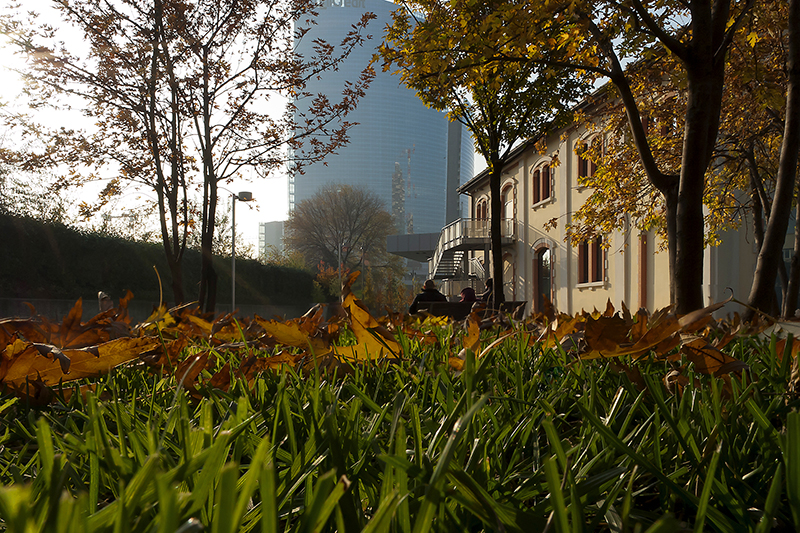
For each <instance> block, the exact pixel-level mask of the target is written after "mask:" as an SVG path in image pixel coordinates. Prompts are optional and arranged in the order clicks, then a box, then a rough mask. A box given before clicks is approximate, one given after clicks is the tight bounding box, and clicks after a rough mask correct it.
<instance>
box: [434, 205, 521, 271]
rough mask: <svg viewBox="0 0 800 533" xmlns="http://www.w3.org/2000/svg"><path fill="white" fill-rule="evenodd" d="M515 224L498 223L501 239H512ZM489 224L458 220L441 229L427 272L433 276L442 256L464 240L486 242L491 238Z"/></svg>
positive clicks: (466, 219)
mask: <svg viewBox="0 0 800 533" xmlns="http://www.w3.org/2000/svg"><path fill="white" fill-rule="evenodd" d="M515 230H516V224H515V221H514V219H511V218H506V219H503V220H502V221H501V223H500V236H501V237H514V236H515ZM490 231H491V222H490V220H489V219H486V218H459V219H458V220H455V221H453V222H451V223H450V224H448V225H447V226H445V227H444V228H442V231H441V233H440V234H439V240H438V241H437V244H436V250H435V251H434V253H433V257H431V259H430V260H429V261H428V272H430V273H431V275H433V273H434V272H436V269H437V268H438V266H439V263H440V262H441V260H442V256H443V254H444V253H445V252H446V251H447V250H450V249H451V248H454V247H455V246H458V245H459V244H461V243H462V242H463V240H464V239H483V240H486V241H487V244H488V241H489V239H490V238H491V235H490Z"/></svg>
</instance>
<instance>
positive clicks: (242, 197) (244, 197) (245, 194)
mask: <svg viewBox="0 0 800 533" xmlns="http://www.w3.org/2000/svg"><path fill="white" fill-rule="evenodd" d="M236 200H239V201H240V202H250V201H252V200H253V193H251V192H249V191H241V192H240V193H239V194H233V193H231V313H233V312H235V311H236Z"/></svg>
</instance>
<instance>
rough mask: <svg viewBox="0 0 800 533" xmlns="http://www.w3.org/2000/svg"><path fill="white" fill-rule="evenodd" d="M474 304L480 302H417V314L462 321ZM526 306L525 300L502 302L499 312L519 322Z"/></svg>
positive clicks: (487, 311)
mask: <svg viewBox="0 0 800 533" xmlns="http://www.w3.org/2000/svg"><path fill="white" fill-rule="evenodd" d="M475 303H479V304H480V303H481V302H418V303H417V313H420V312H422V311H424V312H426V313H428V314H430V315H433V316H446V317H450V318H452V319H453V320H464V319H465V318H467V317H468V316H469V313H470V311H472V306H473V305H474V304H475ZM527 305H528V302H527V300H519V301H511V302H503V303H502V304H500V311H501V312H502V313H514V315H513V318H514V319H516V320H521V319H522V318H523V317H524V316H525V308H526V307H527ZM514 311H516V312H514ZM490 313H491V310H490V309H486V311H485V312H484V316H488V315H489V314H490Z"/></svg>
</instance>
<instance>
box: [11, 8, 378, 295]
mask: <svg viewBox="0 0 800 533" xmlns="http://www.w3.org/2000/svg"><path fill="white" fill-rule="evenodd" d="M315 5H316V3H315V2H314V1H313V0H289V1H276V0H248V1H245V2H242V1H237V0H221V1H217V0H214V1H210V0H201V1H198V2H194V3H186V2H181V1H174V0H134V1H130V2H122V1H119V2H117V1H112V2H102V3H96V2H92V3H87V2H82V1H74V0H64V1H54V2H53V3H52V6H53V7H54V8H55V9H56V10H57V11H58V13H59V14H60V15H61V18H62V20H63V21H64V22H65V23H67V24H69V25H71V26H72V27H74V28H75V29H77V31H79V32H80V33H81V35H82V36H83V37H84V42H83V43H80V45H81V46H73V45H75V44H77V43H73V42H70V43H64V42H59V41H58V40H57V33H56V32H55V30H54V29H53V27H51V26H50V25H48V24H47V23H41V22H39V20H38V19H37V16H36V14H35V13H31V12H23V11H22V10H21V9H22V8H21V6H18V7H20V10H19V11H17V12H13V13H12V14H9V15H7V16H6V17H5V18H3V20H2V27H1V28H0V31H2V33H3V34H4V35H6V36H7V37H8V38H9V39H11V41H12V42H13V43H14V44H15V45H16V46H17V47H18V48H19V50H20V51H21V52H23V53H25V54H27V57H28V59H29V69H28V70H26V72H24V73H23V74H24V75H25V78H26V81H27V82H28V84H29V86H28V87H29V88H28V90H29V91H30V94H31V96H32V100H31V105H32V107H35V108H47V107H53V106H58V105H60V104H62V103H63V101H60V100H59V99H58V98H56V96H57V95H62V94H67V95H72V96H77V97H80V98H81V99H79V100H77V101H78V102H79V104H75V101H76V100H74V99H73V100H72V101H71V102H72V103H73V104H75V105H80V106H81V109H82V111H83V113H84V114H85V115H86V116H88V117H89V118H90V119H91V120H93V121H94V123H95V125H96V128H95V129H93V130H87V131H78V130H76V129H71V128H68V127H63V128H60V129H59V128H57V129H55V130H47V129H45V128H43V127H41V126H40V125H35V128H32V129H31V131H30V133H33V134H36V135H38V136H39V138H40V139H41V145H42V146H43V148H42V149H41V150H39V151H38V152H30V153H27V154H14V157H15V162H18V161H25V160H27V161H35V162H37V163H38V164H44V163H49V164H51V165H52V166H54V167H58V168H64V166H66V167H68V168H69V171H68V172H67V173H66V174H65V175H64V180H63V182H64V184H65V185H74V184H80V183H83V182H86V181H91V180H92V179H94V178H96V176H97V175H99V174H102V175H104V176H107V175H109V174H110V175H112V176H114V178H113V179H112V180H111V181H110V183H109V184H108V186H107V187H106V188H105V189H104V191H103V192H102V194H101V200H103V199H105V198H108V197H113V196H117V195H120V194H122V193H123V192H124V191H125V186H126V185H135V186H142V187H145V188H147V189H150V190H152V191H154V192H155V194H156V196H157V200H156V202H157V204H158V210H159V218H160V227H161V239H162V243H163V245H164V250H165V253H166V254H167V258H168V261H169V264H170V271H171V276H172V289H173V296H174V298H175V300H176V301H178V302H180V301H183V280H182V270H181V261H182V257H183V252H184V250H185V248H186V245H187V239H188V234H189V232H191V231H199V234H200V241H201V248H202V251H203V254H202V269H201V279H200V301H201V305H202V306H203V307H204V308H205V309H208V310H213V308H214V305H215V299H216V272H215V271H214V268H213V265H212V262H211V259H212V255H213V241H214V232H215V218H216V212H217V202H218V187H219V186H220V185H221V184H224V183H226V182H228V181H230V180H231V179H233V178H234V177H237V176H240V175H242V174H246V175H249V176H256V177H264V176H267V175H270V174H272V173H274V172H276V171H280V170H283V169H284V168H285V167H286V166H287V165H288V166H290V167H293V168H294V169H300V168H302V166H304V165H306V164H310V163H313V162H316V161H319V160H321V159H323V158H324V157H325V156H326V155H327V154H329V153H331V152H332V151H334V150H336V149H337V148H338V147H340V146H342V145H343V144H344V143H346V142H347V134H346V132H347V128H348V127H349V126H350V124H349V123H348V122H347V120H346V117H347V115H348V114H349V113H350V111H352V110H353V108H354V107H355V105H356V103H357V101H358V99H359V98H360V97H361V96H362V95H363V91H364V89H365V88H366V86H367V85H368V84H369V81H370V79H371V73H370V71H369V70H367V71H365V72H364V73H363V74H362V76H361V78H360V79H358V80H352V81H351V83H349V84H347V86H346V87H343V91H342V93H341V94H340V95H338V97H337V98H329V97H328V96H327V95H321V94H307V93H305V92H304V91H305V86H306V82H307V80H309V79H310V78H312V77H314V76H317V75H320V74H321V73H323V72H324V71H326V70H328V69H332V68H336V65H337V64H338V63H339V62H340V61H342V60H343V59H344V58H345V57H347V55H348V54H349V52H350V51H351V50H352V49H353V48H354V47H357V46H360V45H361V44H362V43H363V42H364V40H365V39H366V38H367V36H366V35H365V34H364V29H365V27H366V25H367V23H368V21H369V20H370V19H371V18H373V16H372V14H370V13H365V14H364V16H363V17H362V19H361V21H360V22H359V23H358V24H357V25H356V26H354V27H353V28H352V30H351V31H350V32H349V33H348V34H347V36H346V37H345V38H344V39H343V41H342V42H340V43H326V42H322V41H320V42H317V43H316V47H315V54H314V55H313V57H298V56H297V55H296V54H295V53H294V45H295V43H296V42H297V40H299V39H302V38H303V37H304V35H305V31H301V30H295V23H296V22H298V21H303V22H306V21H308V20H311V19H313V16H314V14H315V12H314V8H315ZM82 47H85V49H83V48H82ZM73 48H75V49H73ZM293 98H305V99H308V100H311V101H312V104H311V105H310V106H309V109H311V111H310V112H309V113H308V114H307V115H305V116H301V117H299V118H298V120H295V117H294V116H293V113H292V109H291V108H289V109H285V110H284V111H282V112H279V113H277V114H276V113H275V112H273V111H271V110H272V109H274V108H275V106H274V105H273V106H271V105H270V104H271V103H272V102H274V101H275V100H276V99H278V100H281V99H290V100H291V99H293ZM65 126H66V125H65ZM305 137H313V138H314V142H313V143H310V144H309V145H307V146H308V148H305V149H303V148H300V144H299V140H300V139H303V138H305ZM59 165H61V166H60V167H59ZM84 169H85V170H84ZM195 190H199V191H200V193H201V195H202V200H201V204H200V205H201V209H200V213H199V220H197V216H195V215H194V214H193V213H192V212H191V210H190V202H191V197H192V195H193V194H194V191H195Z"/></svg>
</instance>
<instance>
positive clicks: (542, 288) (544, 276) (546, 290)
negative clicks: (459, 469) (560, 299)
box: [533, 247, 553, 313]
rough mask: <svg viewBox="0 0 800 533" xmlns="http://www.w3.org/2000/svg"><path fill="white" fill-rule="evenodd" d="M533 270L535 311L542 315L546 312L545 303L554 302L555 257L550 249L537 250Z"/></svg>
mask: <svg viewBox="0 0 800 533" xmlns="http://www.w3.org/2000/svg"><path fill="white" fill-rule="evenodd" d="M533 270H534V277H533V279H534V286H533V291H534V294H533V306H534V307H533V310H534V311H535V312H537V313H541V312H543V311H544V306H545V301H549V302H552V301H553V283H552V276H553V274H552V273H553V255H552V252H551V251H550V248H547V247H542V248H539V249H538V250H536V252H535V253H534V259H533ZM545 299H547V300H545Z"/></svg>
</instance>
